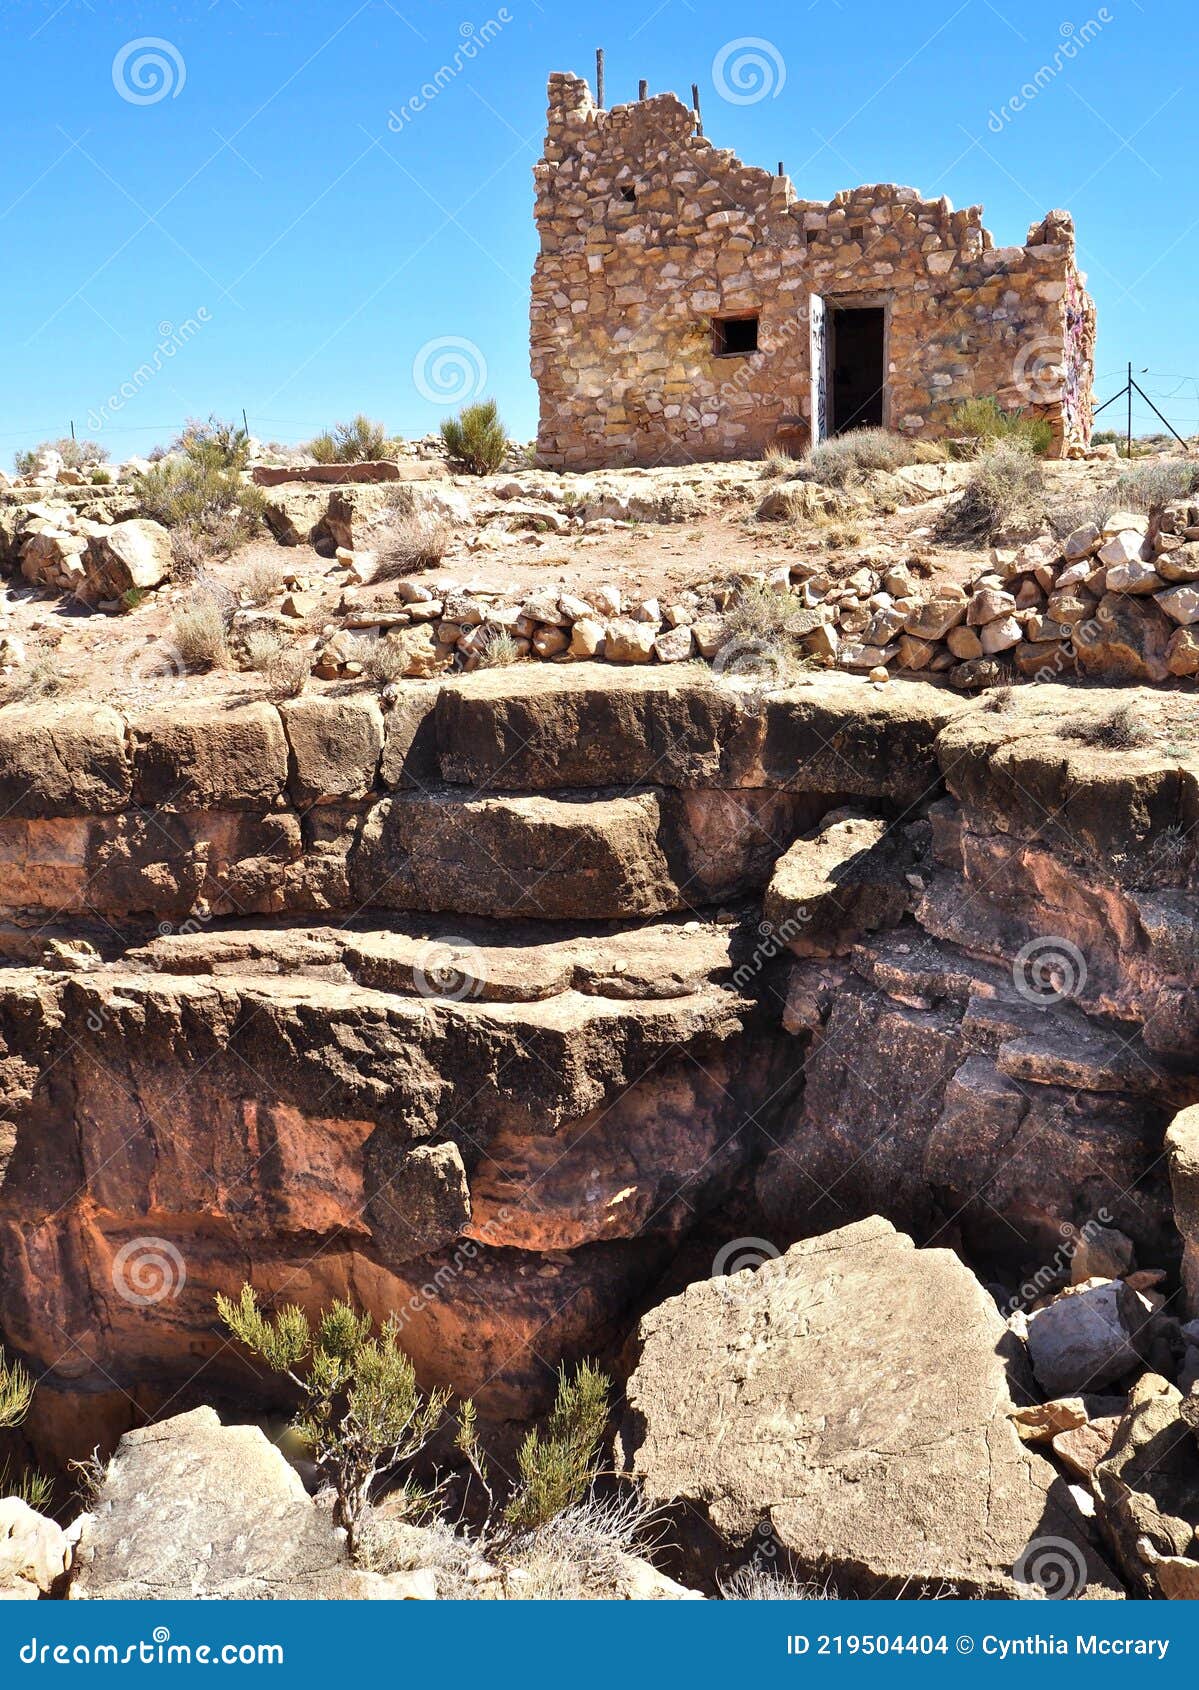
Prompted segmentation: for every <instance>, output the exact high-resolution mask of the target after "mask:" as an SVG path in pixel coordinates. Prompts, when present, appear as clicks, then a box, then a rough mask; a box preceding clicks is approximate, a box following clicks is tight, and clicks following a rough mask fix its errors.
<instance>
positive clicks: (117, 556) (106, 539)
mask: <svg viewBox="0 0 1199 1690" xmlns="http://www.w3.org/2000/svg"><path fill="white" fill-rule="evenodd" d="M85 562H86V567H87V574H88V581H89V585H91V586H92V587H93V588H94V590H95V592H96V594H97V596H98V597H100V598H110V599H118V598H120V597H121V595H122V594H123V593H128V592H133V591H139V590H140V591H145V590H146V589H147V588H150V587H158V586H161V584H162V583H163V582H164V581H165V580H166V579H167V577H168V576H169V575H170V573H171V563H172V557H171V536H170V534H169V533H168V532H167V530H166V529H165V528H164V527H163V526H162V524H161V523H160V522H150V521H149V520H148V519H146V518H144V517H133V518H131V520H130V521H128V522H118V523H116V524H114V526H113V527H111V528H106V529H102V530H101V531H100V533H98V534H96V535H95V536H94V537H93V538H92V539H91V540H90V541H89V542H88V548H87V553H86V558H85Z"/></svg>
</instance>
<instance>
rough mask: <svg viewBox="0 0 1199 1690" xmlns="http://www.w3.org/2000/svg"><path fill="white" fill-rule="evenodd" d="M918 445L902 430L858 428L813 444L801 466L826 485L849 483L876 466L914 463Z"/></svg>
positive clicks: (802, 472)
mask: <svg viewBox="0 0 1199 1690" xmlns="http://www.w3.org/2000/svg"><path fill="white" fill-rule="evenodd" d="M916 456H917V454H916V448H915V447H914V446H913V444H912V442H911V441H910V440H908V439H907V438H906V437H905V436H904V435H902V434H892V433H891V431H890V429H886V428H855V429H851V430H850V431H849V433H848V434H836V435H833V437H832V438H831V439H829V440H822V441H821V442H820V444H819V445H818V446H813V447H812V449H811V451H810V452H808V454H807V455H806V457H805V458H804V459H803V461H802V463H801V464H800V466H799V469H798V472H797V473H798V474H799V475H800V476H801V477H802V478H803V479H804V480H806V481H818V482H820V483H821V485H822V486H824V487H849V486H851V485H852V484H853V483H854V482H858V481H863V480H865V478H866V476H867V475H869V474H870V473H871V472H872V471H873V470H880V469H881V470H892V469H901V468H902V467H903V466H904V465H905V464H911V463H915V461H916Z"/></svg>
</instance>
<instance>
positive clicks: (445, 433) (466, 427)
mask: <svg viewBox="0 0 1199 1690" xmlns="http://www.w3.org/2000/svg"><path fill="white" fill-rule="evenodd" d="M441 438H442V441H443V443H444V445H445V449H446V453H447V455H448V457H449V460H450V462H451V463H452V464H454V465H455V466H456V467H457V468H459V469H464V470H466V471H468V472H469V474H471V475H491V474H493V473H494V472H495V471H496V470H497V469H499V467H500V465H501V464H502V463H503V462H504V459H505V458H506V457H507V456H508V435H507V432H506V430H505V428H504V425H503V423H502V422H501V421H500V414H499V408H498V407H497V405H496V402H495V400H494V399H481V400H480V401H479V402H478V404H476V405H464V406H463V407H462V409H461V410H460V411H459V412H458V415H457V416H456V417H446V418H445V420H444V421H443V423H442V425H441Z"/></svg>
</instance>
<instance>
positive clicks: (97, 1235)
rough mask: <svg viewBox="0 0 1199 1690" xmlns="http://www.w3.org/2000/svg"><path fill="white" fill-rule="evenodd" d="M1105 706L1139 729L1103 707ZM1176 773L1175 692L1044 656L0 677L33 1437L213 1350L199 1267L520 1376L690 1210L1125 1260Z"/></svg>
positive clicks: (1189, 990)
mask: <svg viewBox="0 0 1199 1690" xmlns="http://www.w3.org/2000/svg"><path fill="white" fill-rule="evenodd" d="M1130 697H1134V698H1136V699H1137V701H1138V707H1139V708H1142V709H1144V710H1146V711H1150V712H1152V711H1154V710H1160V711H1161V712H1162V719H1161V731H1160V732H1159V733H1158V734H1157V735H1155V736H1154V740H1153V749H1146V750H1134V751H1132V752H1128V751H1120V750H1113V749H1108V748H1106V747H1105V745H1104V744H1103V737H1104V732H1105V728H1104V724H1105V723H1107V722H1108V720H1109V719H1110V718H1111V717H1112V716H1113V715H1114V713H1115V712H1116V711H1117V709H1118V708H1119V707H1120V706H1122V705H1125V704H1126V703H1127V702H1128V700H1129V698H1130ZM1167 708H1168V711H1169V717H1168V719H1167V717H1166V715H1165V712H1166V710H1167ZM1197 774H1199V710H1197V709H1196V707H1195V705H1194V704H1193V702H1192V701H1190V700H1187V699H1182V698H1179V697H1171V698H1170V699H1169V700H1165V699H1161V700H1152V701H1151V698H1150V695H1142V694H1129V693H1128V692H1122V693H1119V694H1116V693H1103V692H1091V693H1086V694H1083V693H1072V692H1070V691H1068V690H1067V689H1063V688H1053V687H1044V688H1037V689H1028V691H1026V692H1024V691H1022V692H1019V693H1016V694H1014V695H1012V702H1011V704H1010V706H1009V707H1007V708H1001V709H998V710H993V709H990V708H988V707H987V706H985V705H977V704H973V703H969V702H967V701H965V700H963V699H961V698H959V697H956V696H953V695H949V694H945V693H942V692H940V691H938V690H936V689H933V688H929V687H924V686H921V687H915V686H913V687H900V686H892V687H890V688H888V689H885V690H876V689H874V688H872V687H870V686H868V685H867V684H865V683H860V682H856V681H853V680H851V679H848V678H845V677H839V676H828V677H821V678H819V679H816V680H814V681H813V682H812V683H811V684H809V685H803V686H799V687H796V688H794V689H790V690H786V691H779V692H773V693H762V692H760V691H758V690H755V689H754V688H753V687H750V686H739V685H736V684H730V683H728V682H725V683H721V682H719V681H714V680H712V679H710V678H709V677H707V676H702V677H697V676H694V675H691V674H690V673H686V674H681V675H669V674H668V675H663V674H661V673H652V674H636V675H630V674H615V675H614V674H613V673H612V672H611V671H605V670H600V669H596V670H595V671H594V672H592V673H586V672H584V670H582V669H571V668H562V669H552V670H548V671H547V672H545V673H544V674H543V673H542V672H538V674H537V676H536V680H535V683H531V682H530V680H529V678H528V676H527V675H525V674H521V675H512V674H511V673H505V672H503V671H497V672H481V673H479V674H477V675H475V676H470V677H465V678H463V679H461V680H458V681H454V682H451V683H447V684H445V685H442V686H440V687H438V686H432V685H430V686H424V685H421V684H414V685H411V686H408V687H406V688H404V689H403V691H402V695H401V698H400V700H399V701H398V702H397V704H396V705H395V707H394V708H392V709H391V710H389V711H388V712H386V713H385V714H383V713H381V712H380V711H379V709H378V706H377V704H376V703H375V702H374V700H373V699H372V700H363V699H361V698H354V697H353V696H350V697H342V698H338V697H333V696H322V697H317V698H313V699H311V700H306V701H304V708H303V709H297V708H295V707H285V708H284V709H282V710H276V709H274V708H273V707H271V706H269V705H253V706H242V707H239V708H234V709H231V710H229V711H227V712H225V713H223V714H221V715H219V716H215V717H214V716H213V715H212V714H211V713H208V714H205V713H202V712H199V711H190V710H183V709H180V710H178V711H172V712H167V711H160V712H157V713H154V714H152V715H149V716H143V717H142V718H139V719H135V720H133V721H128V722H126V721H124V720H123V719H122V718H121V717H120V716H118V715H117V714H116V713H115V712H113V711H109V710H96V711H94V712H92V713H91V714H90V716H86V717H85V716H83V715H81V713H80V712H78V711H77V710H75V711H72V712H67V711H66V710H63V709H61V708H58V707H44V708H40V709H37V710H33V709H28V710H24V709H23V710H17V709H12V710H8V711H6V712H5V713H4V714H3V716H0V800H2V801H3V804H2V807H3V809H4V812H5V813H4V817H3V819H2V820H0V865H2V867H0V906H2V907H3V911H4V913H5V916H6V924H5V926H4V928H3V933H2V940H3V948H4V950H5V952H6V954H7V957H8V959H9V966H8V967H7V968H5V969H4V970H3V971H0V1074H2V1075H3V1079H4V1085H5V1095H6V1105H7V1115H8V1119H9V1122H10V1123H11V1132H10V1142H11V1149H10V1151H9V1153H8V1155H7V1162H6V1168H5V1172H4V1176H3V1184H2V1186H0V1326H2V1327H3V1332H4V1336H5V1338H6V1340H7V1341H8V1342H9V1343H10V1344H11V1345H12V1346H13V1347H15V1348H16V1349H18V1350H20V1351H21V1352H23V1353H24V1354H25V1355H26V1356H27V1357H29V1358H30V1360H32V1361H33V1362H34V1363H35V1364H36V1365H37V1367H38V1369H39V1371H41V1370H47V1377H46V1381H45V1385H44V1387H43V1390H42V1393H41V1396H42V1398H43V1400H44V1405H45V1406H44V1410H43V1412H42V1413H41V1415H40V1416H39V1420H40V1424H41V1425H42V1427H43V1428H44V1429H45V1430H44V1436H45V1437H46V1439H47V1441H48V1442H49V1443H51V1444H53V1445H54V1446H55V1447H56V1448H58V1449H61V1448H63V1447H64V1445H65V1443H67V1442H68V1441H70V1440H71V1439H72V1438H73V1439H74V1444H73V1446H72V1448H71V1451H70V1452H71V1453H77V1452H78V1448H79V1447H83V1448H90V1447H91V1444H92V1443H93V1442H95V1441H96V1439H97V1437H99V1438H100V1439H101V1440H102V1441H105V1442H108V1443H111V1441H112V1439H113V1437H114V1436H115V1434H117V1433H118V1432H119V1431H120V1430H122V1429H123V1428H124V1427H125V1426H127V1425H129V1424H131V1423H132V1422H133V1421H134V1420H135V1419H136V1418H137V1415H138V1413H139V1412H141V1411H142V1410H144V1409H158V1408H161V1407H163V1406H164V1405H165V1404H168V1403H170V1404H172V1405H173V1407H174V1408H176V1409H177V1408H179V1407H180V1406H186V1405H187V1403H188V1402H190V1401H192V1400H196V1399H197V1398H198V1397H199V1396H201V1395H204V1394H207V1393H211V1392H212V1391H218V1392H219V1391H222V1390H236V1391H238V1392H241V1393H244V1392H245V1391H246V1390H247V1389H252V1388H253V1381H252V1380H250V1379H249V1378H248V1376H247V1375H246V1374H245V1373H244V1372H242V1371H241V1364H240V1363H238V1362H237V1361H236V1360H235V1358H234V1356H233V1354H232V1352H231V1350H230V1348H229V1347H228V1345H227V1344H226V1343H225V1341H224V1340H223V1339H222V1337H221V1336H220V1334H219V1333H218V1332H217V1330H216V1328H215V1322H214V1318H213V1294H214V1292H215V1291H216V1290H218V1289H219V1290H225V1291H231V1290H236V1289H237V1287H238V1286H240V1284H241V1282H242V1281H243V1280H245V1279H247V1278H248V1279H251V1280H252V1281H253V1282H254V1284H255V1285H256V1286H257V1287H258V1288H259V1289H260V1290H261V1291H262V1292H264V1293H266V1294H269V1295H275V1296H279V1297H282V1298H286V1299H289V1300H295V1301H298V1302H301V1303H303V1304H304V1305H305V1306H306V1307H308V1308H310V1309H313V1310H315V1309H316V1308H318V1307H320V1306H321V1305H322V1304H324V1303H326V1302H327V1301H328V1300H329V1298H330V1297H331V1296H333V1295H349V1296H352V1297H353V1298H354V1299H355V1300H356V1301H358V1302H360V1303H362V1304H363V1305H365V1306H366V1307H367V1308H369V1309H370V1310H371V1311H372V1312H373V1313H374V1314H376V1315H377V1316H379V1317H380V1318H382V1317H386V1316H387V1315H388V1314H395V1315H396V1316H397V1318H398V1319H399V1320H400V1322H401V1325H402V1326H403V1329H404V1335H405V1343H406V1344H407V1345H408V1347H409V1348H410V1349H411V1350H412V1353H413V1354H414V1356H415V1357H416V1359H417V1361H418V1364H419V1367H420V1370H421V1373H422V1376H423V1377H424V1378H425V1379H426V1381H427V1382H429V1383H433V1382H438V1383H447V1384H450V1385H452V1386H454V1387H455V1388H456V1389H458V1390H462V1391H469V1392H472V1393H474V1394H476V1395H477V1396H478V1398H479V1401H480V1406H481V1408H482V1409H483V1411H484V1412H485V1413H488V1414H492V1415H520V1414H523V1413H525V1412H528V1410H529V1409H530V1408H531V1407H532V1406H534V1405H535V1404H536V1403H537V1402H538V1401H539V1398H540V1395H541V1394H542V1393H543V1391H544V1387H545V1384H546V1381H547V1380H548V1379H549V1378H550V1376H551V1372H552V1369H553V1368H554V1367H555V1366H556V1365H557V1363H558V1362H559V1361H560V1360H561V1359H563V1358H564V1357H565V1358H569V1357H573V1356H579V1355H582V1354H594V1353H597V1352H610V1351H612V1350H614V1349H615V1348H616V1347H617V1346H618V1345H619V1344H620V1343H621V1342H622V1341H623V1339H624V1337H625V1336H626V1334H627V1331H628V1329H629V1326H630V1323H631V1322H632V1320H633V1318H634V1315H635V1313H636V1312H637V1310H638V1309H639V1307H640V1306H642V1305H643V1304H644V1302H645V1300H646V1299H647V1297H649V1295H650V1294H651V1290H652V1287H653V1285H654V1284H655V1283H656V1281H657V1279H658V1277H659V1275H661V1274H662V1273H663V1272H664V1271H666V1270H667V1269H668V1268H669V1265H670V1263H671V1261H672V1260H674V1259H675V1258H676V1257H677V1255H678V1252H679V1251H680V1250H681V1248H682V1247H683V1245H684V1243H685V1241H686V1240H687V1239H688V1237H689V1236H690V1235H691V1234H692V1233H693V1232H694V1231H695V1229H696V1227H697V1224H698V1223H699V1222H700V1221H702V1220H703V1219H704V1217H705V1216H706V1217H709V1223H708V1224H709V1231H710V1232H711V1230H712V1229H715V1233H716V1234H719V1232H720V1228H721V1226H722V1224H723V1223H722V1221H721V1220H720V1218H719V1215H720V1212H721V1210H722V1209H723V1208H724V1207H725V1206H726V1205H728V1204H729V1203H730V1202H731V1200H733V1199H734V1198H735V1199H736V1209H735V1212H736V1214H737V1215H738V1216H739V1217H744V1216H745V1215H746V1214H749V1215H751V1216H753V1217H754V1220H755V1225H754V1227H753V1230H755V1231H761V1232H762V1233H763V1234H764V1236H765V1237H766V1238H768V1239H769V1240H770V1241H771V1242H772V1244H773V1245H774V1246H775V1247H776V1248H779V1249H782V1248H784V1247H785V1246H786V1245H787V1244H789V1243H790V1242H791V1241H792V1240H794V1239H796V1238H801V1237H807V1236H810V1235H811V1234H813V1233H814V1232H817V1231H821V1230H825V1229H827V1228H828V1227H829V1226H839V1225H843V1224H845V1223H846V1222H847V1221H850V1220H853V1219H855V1218H857V1217H859V1216H863V1215H866V1214H869V1213H872V1212H878V1213H881V1214H883V1215H885V1216H887V1217H888V1218H889V1219H891V1220H892V1221H894V1222H895V1223H896V1224H899V1225H902V1226H904V1227H905V1228H908V1229H910V1230H911V1231H912V1232H913V1234H914V1235H915V1236H916V1237H917V1239H918V1240H919V1241H920V1242H934V1243H946V1242H949V1243H953V1244H954V1245H957V1246H960V1247H961V1248H963V1249H964V1251H965V1252H966V1254H967V1256H968V1258H969V1259H971V1260H972V1261H974V1262H976V1263H977V1264H978V1265H980V1266H981V1267H984V1268H986V1269H988V1270H989V1271H993V1272H996V1273H1000V1274H1002V1275H1005V1276H1007V1280H1008V1282H1009V1283H1010V1282H1011V1281H1012V1280H1013V1279H1015V1280H1016V1281H1017V1282H1018V1280H1019V1278H1020V1277H1021V1276H1023V1275H1026V1274H1030V1273H1033V1272H1035V1271H1036V1270H1037V1269H1038V1268H1039V1267H1040V1266H1041V1265H1042V1264H1043V1263H1045V1262H1046V1260H1047V1259H1050V1258H1051V1257H1052V1256H1053V1253H1054V1251H1055V1250H1057V1249H1058V1248H1059V1247H1060V1245H1061V1243H1062V1238H1063V1232H1062V1229H1063V1228H1079V1227H1082V1226H1085V1225H1086V1224H1087V1223H1088V1222H1090V1221H1093V1220H1095V1219H1096V1218H1101V1216H1102V1214H1106V1215H1107V1217H1108V1218H1107V1221H1106V1222H1105V1223H1104V1224H1110V1225H1112V1226H1116V1227H1119V1228H1120V1229H1121V1230H1122V1231H1124V1232H1126V1233H1127V1234H1128V1236H1129V1237H1130V1238H1132V1239H1133V1240H1134V1242H1135V1244H1136V1247H1137V1249H1138V1252H1139V1255H1140V1259H1141V1260H1142V1261H1144V1262H1148V1263H1150V1264H1153V1265H1163V1266H1166V1267H1169V1268H1171V1269H1173V1268H1174V1267H1175V1266H1176V1265H1177V1262H1178V1258H1179V1255H1180V1252H1181V1248H1182V1240H1181V1239H1180V1237H1179V1235H1178V1231H1177V1228H1176V1225H1175V1214H1174V1209H1173V1207H1172V1202H1171V1196H1170V1190H1169V1183H1168V1180H1169V1170H1168V1167H1167V1162H1166V1158H1165V1151H1164V1146H1165V1134H1166V1129H1167V1127H1168V1126H1169V1124H1170V1121H1171V1119H1172V1118H1173V1117H1174V1116H1175V1115H1176V1114H1178V1112H1179V1111H1180V1110H1182V1109H1183V1108H1184V1107H1185V1106H1187V1105H1189V1104H1193V1103H1194V1102H1196V1100H1197V1099H1199V1082H1197V1081H1196V1079H1195V1077H1194V1073H1193V1067H1194V1063H1193V1056H1192V1054H1191V1053H1192V1051H1193V1048H1194V1037H1195V1031H1196V1016H1197V1014H1199V1009H1197V1006H1196V1000H1195V990H1194V979H1195V968H1194V959H1195V954H1196V936H1195V902H1194V888H1195V878H1196V870H1195V861H1194V850H1193V843H1192V841H1191V837H1190V835H1189V833H1188V829H1189V827H1190V825H1191V823H1192V822H1193V820H1194V818H1195V814H1196V777H1197ZM847 806H852V807H853V810H852V814H853V816H855V817H858V818H862V819H861V820H857V821H854V822H852V823H847V821H846V819H845V817H846V807H847ZM1162 841H1166V848H1164V849H1163V845H1162ZM809 847H810V850H809ZM863 852H865V854H866V856H868V857H869V864H868V865H866V864H865V863H864V861H863V860H862V858H863ZM784 857H785V858H786V863H787V869H786V873H785V874H783V873H782V871H781V870H780V878H778V880H777V882H775V881H773V880H772V877H773V876H774V874H775V865H776V863H779V862H780V859H783V858H784ZM867 867H868V870H869V872H867ZM863 888H865V890H863ZM764 899H765V900H766V904H767V908H768V910H769V920H768V921H767V922H766V923H765V925H763V900H764ZM793 952H794V955H793V954H792V953H793ZM1180 1154H1181V1153H1180ZM1175 1160H1176V1162H1177V1163H1178V1166H1179V1169H1180V1170H1182V1171H1180V1172H1179V1173H1178V1175H1177V1177H1178V1178H1179V1179H1180V1180H1183V1181H1184V1182H1185V1179H1186V1178H1190V1174H1188V1173H1186V1172H1185V1170H1184V1169H1183V1168H1182V1161H1181V1160H1180V1159H1179V1156H1176V1158H1175ZM1192 1171H1193V1170H1192ZM732 1212H734V1211H732V1210H730V1213H732ZM1193 1213H1194V1205H1193V1203H1192V1204H1190V1205H1189V1206H1188V1205H1183V1204H1180V1208H1179V1214H1180V1216H1182V1217H1186V1216H1190V1217H1192V1219H1191V1220H1186V1219H1185V1218H1184V1220H1183V1224H1184V1226H1186V1227H1192V1225H1193ZM737 1230H744V1226H743V1225H739V1226H738V1228H737ZM1195 1248H1196V1240H1195V1238H1194V1237H1192V1238H1191V1240H1190V1253H1191V1254H1190V1259H1191V1260H1192V1261H1193V1258H1194V1252H1195ZM705 1271H707V1267H706V1264H705ZM56 1392H57V1393H59V1395H58V1396H57V1397H56V1396H55V1393H56ZM80 1393H82V1396H80V1395H79V1394H80ZM189 1393H191V1395H189ZM83 1398H86V1404H87V1412H86V1413H85V1412H84V1411H83V1409H82V1408H81V1406H80V1403H81V1401H82V1400H83ZM56 1405H57V1406H56Z"/></svg>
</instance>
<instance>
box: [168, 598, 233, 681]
mask: <svg viewBox="0 0 1199 1690" xmlns="http://www.w3.org/2000/svg"><path fill="white" fill-rule="evenodd" d="M171 623H172V627H173V631H174V639H175V646H176V649H177V650H178V652H179V656H180V658H181V659H182V661H183V662H184V664H186V666H187V668H189V669H223V668H225V667H226V666H227V665H228V663H229V641H228V636H227V634H226V630H225V617H224V613H223V611H222V610H221V606H220V605H219V603H218V602H217V600H216V598H215V597H214V596H213V595H212V594H211V593H209V592H206V591H205V590H204V589H203V588H197V589H196V590H195V591H194V592H191V593H188V595H187V597H186V598H184V599H182V600H181V601H180V603H179V604H178V605H177V606H176V607H175V610H174V613H173V615H172V617H171Z"/></svg>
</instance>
